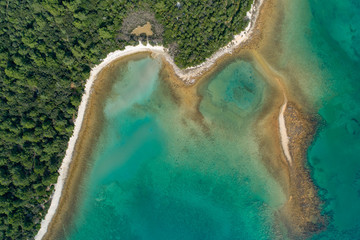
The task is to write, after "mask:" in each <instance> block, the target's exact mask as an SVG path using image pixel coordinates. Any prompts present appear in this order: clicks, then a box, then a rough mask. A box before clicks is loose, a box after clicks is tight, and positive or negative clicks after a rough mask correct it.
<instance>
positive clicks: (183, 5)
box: [0, 0, 253, 239]
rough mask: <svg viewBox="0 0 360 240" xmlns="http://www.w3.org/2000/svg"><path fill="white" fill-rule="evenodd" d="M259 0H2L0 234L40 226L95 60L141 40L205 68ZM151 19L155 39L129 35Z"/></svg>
mask: <svg viewBox="0 0 360 240" xmlns="http://www.w3.org/2000/svg"><path fill="white" fill-rule="evenodd" d="M252 1H253V0H225V1H224V0H187V1H182V0H181V1H180V0H179V1H174V0H87V1H85V0H74V1H68V0H45V1H38V0H22V1H20V0H19V1H16V0H13V1H10V0H2V1H0V42H1V44H0V89H1V91H0V92H1V94H0V239H31V238H33V237H34V235H35V234H36V233H37V231H38V229H39V228H40V222H41V220H42V218H43V217H44V216H45V214H46V210H47V208H48V207H49V204H50V201H49V199H50V196H51V194H52V192H53V188H54V187H53V184H54V183H56V181H57V177H58V173H57V170H58V168H59V166H60V164H61V161H62V158H63V157H64V155H65V151H66V148H67V142H68V140H69V138H70V136H71V134H72V131H73V124H74V120H75V118H76V111H77V108H78V106H79V104H80V100H81V96H82V93H83V88H84V85H85V81H86V79H87V78H88V77H89V74H90V69H91V68H92V67H93V66H95V65H96V64H99V63H100V61H101V59H103V58H105V57H106V55H107V54H108V53H109V52H112V51H114V50H117V49H123V48H124V47H125V46H126V45H136V44H137V43H138V41H139V40H148V41H149V42H150V43H152V44H163V45H165V46H167V47H169V49H170V52H171V54H172V55H173V57H174V59H175V62H176V64H177V65H178V66H180V67H182V68H184V67H188V66H193V65H196V64H199V63H201V62H202V61H204V59H206V58H207V57H209V56H210V55H211V54H212V53H214V52H215V51H216V50H217V49H218V48H220V47H222V46H224V45H226V44H227V43H228V42H229V41H231V40H232V39H233V35H234V34H236V33H239V32H240V31H241V30H242V29H244V27H245V26H246V25H247V22H248V20H247V19H246V17H245V15H246V12H247V11H248V10H249V9H250V6H251V3H252ZM144 13H145V14H144ZM134 19H135V20H136V21H133V20H134ZM147 21H150V22H151V24H152V26H153V28H154V30H155V31H154V32H155V34H154V35H153V36H151V37H149V38H148V39H146V37H145V36H139V37H136V36H132V35H131V34H129V31H128V30H127V29H130V28H129V25H128V24H129V23H137V24H143V23H145V22H147Z"/></svg>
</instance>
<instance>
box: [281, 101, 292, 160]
mask: <svg viewBox="0 0 360 240" xmlns="http://www.w3.org/2000/svg"><path fill="white" fill-rule="evenodd" d="M287 102H288V101H287V98H286V96H285V94H284V103H283V105H282V106H281V108H280V114H279V129H280V139H281V146H282V149H283V151H284V155H285V158H286V160H287V161H288V163H289V166H291V164H292V158H291V154H290V151H289V137H288V134H287V131H286V124H285V117H284V112H285V110H286V106H287Z"/></svg>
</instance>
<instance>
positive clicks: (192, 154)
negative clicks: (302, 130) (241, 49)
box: [63, 0, 360, 240]
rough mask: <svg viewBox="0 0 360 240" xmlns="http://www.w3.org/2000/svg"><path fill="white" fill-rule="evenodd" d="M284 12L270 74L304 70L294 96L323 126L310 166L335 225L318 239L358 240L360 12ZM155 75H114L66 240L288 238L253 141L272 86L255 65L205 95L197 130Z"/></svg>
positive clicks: (237, 70)
mask: <svg viewBox="0 0 360 240" xmlns="http://www.w3.org/2000/svg"><path fill="white" fill-rule="evenodd" d="M283 7H284V10H285V16H284V17H285V20H284V21H283V27H282V28H281V29H282V30H281V31H282V32H281V33H279V35H278V37H279V38H280V40H281V41H280V45H281V48H282V51H281V53H282V55H281V60H280V62H278V63H274V64H272V63H270V64H271V65H273V67H275V68H276V70H277V71H279V72H281V71H283V70H284V71H286V70H288V69H289V68H290V69H291V68H294V69H295V68H296V69H298V70H300V73H299V72H296V73H295V72H294V74H300V75H301V74H303V76H304V77H303V78H297V79H301V81H299V82H298V83H296V84H297V85H298V86H299V89H298V91H299V92H301V93H302V96H303V97H304V99H305V100H306V101H307V102H308V103H310V104H312V105H313V106H314V109H316V111H317V112H318V114H319V115H320V116H321V118H322V119H323V122H322V124H321V127H320V130H319V132H318V135H317V136H316V139H315V141H314V142H313V145H312V146H311V147H310V148H309V151H308V167H309V169H310V173H311V176H312V178H313V180H314V182H315V184H316V185H317V187H318V188H319V193H320V197H321V199H322V200H323V202H324V203H323V206H322V209H323V214H324V215H326V216H327V218H328V225H327V228H326V229H325V230H323V231H322V232H320V233H318V234H316V235H315V236H313V237H312V239H316V240H317V239H330V240H331V239H334V240H335V239H336V240H337V239H341V240H343V239H344V240H346V239H360V74H359V70H360V43H359V41H360V20H359V16H360V15H359V14H358V13H359V12H360V4H359V2H358V1H355V0H354V1H351V0H343V1H336V0H328V1H321V0H317V1H316V0H305V1H304V0H292V1H284V2H283ZM160 68H161V65H160V63H158V62H157V61H156V60H153V59H151V58H144V59H142V60H138V61H130V62H129V63H128V64H127V66H126V70H125V71H121V72H119V74H118V80H117V81H116V83H115V84H114V86H113V88H112V92H111V94H110V95H109V98H108V99H107V102H106V107H105V109H104V115H105V121H106V124H104V126H105V127H104V129H103V131H102V133H101V136H100V139H99V142H98V144H97V146H96V149H95V153H94V155H93V158H92V163H91V168H90V169H91V170H90V171H89V173H88V175H87V176H86V179H85V183H86V184H85V185H84V186H82V188H83V189H84V191H83V192H84V194H83V195H82V196H81V199H80V202H79V207H78V209H77V210H76V211H75V212H74V217H73V220H72V222H71V224H70V225H69V226H68V227H66V228H64V230H63V231H64V233H65V235H66V239H80V240H81V239H154V240H155V239H156V240H157V239H160V240H162V239H167V240H168V239H189V240H192V239H246V240H247V239H284V238H286V237H285V235H283V233H282V231H281V229H283V228H282V226H281V224H280V223H278V222H276V221H275V215H276V212H277V210H278V209H279V208H280V207H281V205H282V204H283V203H284V201H285V196H284V193H283V192H282V190H281V187H280V186H279V185H278V184H277V182H276V181H275V180H274V179H273V178H272V177H271V176H270V175H269V173H268V172H267V171H266V169H265V167H264V166H263V165H262V163H261V160H260V155H259V146H258V144H257V142H256V138H255V136H254V134H253V131H252V130H253V128H252V127H253V125H252V124H253V123H254V120H255V119H256V116H257V113H259V112H260V111H261V110H262V107H263V102H264V101H265V96H266V92H267V90H268V86H267V84H266V81H264V80H263V79H262V77H261V76H260V75H259V73H257V72H256V70H255V69H254V68H253V67H252V65H251V64H250V63H247V62H243V61H235V62H231V63H229V64H228V65H227V66H226V67H225V68H224V69H223V70H221V71H220V72H219V73H218V74H216V75H215V76H214V77H213V78H212V79H210V80H209V81H208V82H207V84H205V85H204V86H203V87H201V89H199V94H200V95H201V96H203V98H202V101H201V103H200V106H199V110H200V112H201V114H202V115H203V116H204V119H203V121H202V122H197V121H194V120H191V119H187V118H186V116H187V115H186V114H184V112H183V110H182V109H180V108H179V105H178V104H176V103H174V102H173V99H174V98H172V97H171V95H170V94H169V91H168V87H167V85H166V84H164V82H163V80H161V79H160V76H159V72H160ZM297 77H298V76H297ZM291 80H292V79H291V78H289V79H287V80H286V81H288V82H287V84H292V82H291ZM202 124H204V125H206V127H205V128H204V127H203V126H201V125H202Z"/></svg>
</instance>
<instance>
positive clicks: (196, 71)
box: [35, 0, 288, 240]
mask: <svg viewBox="0 0 360 240" xmlns="http://www.w3.org/2000/svg"><path fill="white" fill-rule="evenodd" d="M262 3H263V0H259V1H256V3H253V5H252V6H251V9H250V11H249V12H248V13H247V17H248V18H249V19H250V22H249V24H248V26H247V27H246V29H245V30H244V31H243V32H241V33H240V34H238V35H236V36H234V40H233V41H231V42H230V43H229V44H228V45H226V46H225V47H223V48H221V49H219V50H218V51H217V52H216V53H214V54H213V55H212V56H211V57H210V58H208V59H207V60H206V61H205V62H204V63H202V64H199V65H197V66H195V67H191V68H187V69H184V70H182V69H180V68H179V67H177V66H176V65H175V63H174V61H173V59H172V57H171V56H170V55H169V54H168V50H167V49H166V48H164V47H162V46H151V45H149V44H147V45H143V44H141V43H140V44H139V45H137V46H127V47H126V48H125V49H124V50H118V51H115V52H112V53H109V54H108V55H107V57H106V58H105V59H104V60H103V61H102V62H101V63H100V64H99V65H97V66H95V67H94V68H93V69H92V70H91V73H90V77H89V79H88V80H87V81H86V84H85V91H84V94H83V96H82V100H81V103H80V106H79V110H78V114H77V118H76V120H75V126H74V131H73V135H72V136H71V138H70V140H69V142H68V148H67V150H66V154H65V157H64V159H63V161H62V164H61V167H60V169H59V177H58V180H57V183H56V184H55V191H54V193H53V195H52V197H51V204H50V207H49V210H48V212H47V214H46V216H45V218H44V219H43V220H42V222H41V227H40V230H39V232H38V233H37V235H36V236H35V239H36V240H41V239H42V238H43V237H44V235H45V234H46V232H47V230H48V227H49V224H50V222H51V220H52V219H53V217H54V215H55V213H56V211H57V208H58V206H59V203H60V198H61V194H62V191H63V189H64V185H65V181H66V178H67V176H68V173H69V167H70V164H71V161H72V156H73V153H74V149H75V144H76V141H77V139H78V137H79V133H80V130H81V127H82V123H83V120H84V116H85V111H86V107H87V105H88V102H89V98H90V95H91V90H92V87H93V83H94V81H95V80H96V78H97V75H98V74H99V72H100V71H101V70H102V69H103V68H104V67H106V66H107V65H108V64H110V63H111V62H113V61H114V60H117V59H119V58H122V57H125V56H129V55H132V54H135V53H141V52H152V53H155V54H159V55H161V56H163V57H164V59H165V60H166V61H167V62H169V63H170V64H171V65H172V67H173V69H174V72H175V74H176V75H177V76H178V77H179V78H180V79H182V80H183V81H184V82H186V83H188V84H192V83H194V81H195V79H196V77H198V76H200V75H201V74H203V73H204V72H206V71H207V70H209V69H210V68H211V67H213V65H214V64H215V62H216V60H218V59H219V58H220V57H222V56H224V55H225V54H231V53H232V52H233V50H234V49H236V48H238V47H239V46H240V45H241V44H242V43H244V42H245V41H247V40H248V39H249V38H250V36H251V34H252V32H253V29H254V26H255V22H256V19H257V17H258V15H259V9H260V6H261V5H262ZM285 107H286V104H285ZM285 107H284V105H283V107H282V110H281V113H280V115H281V114H282V119H283V112H284V110H285ZM282 121H283V124H280V131H281V136H282V142H283V140H284V143H283V144H287V142H286V139H287V135H286V128H285V136H286V138H284V137H283V135H282V131H283V129H284V127H285V120H282ZM279 123H280V116H279ZM282 125H283V127H282ZM283 146H284V145H283ZM284 151H285V149H284ZM287 151H288V148H287ZM285 155H287V153H286V151H285Z"/></svg>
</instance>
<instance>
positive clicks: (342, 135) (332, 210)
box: [281, 0, 360, 239]
mask: <svg viewBox="0 0 360 240" xmlns="http://www.w3.org/2000/svg"><path fill="white" fill-rule="evenodd" d="M285 5H286V7H285V11H286V21H285V29H284V31H283V33H282V34H283V35H282V36H281V37H282V38H283V47H284V51H283V53H284V54H283V58H282V60H283V63H282V67H283V68H284V69H285V68H286V67H289V65H290V67H291V68H299V69H301V71H303V73H300V74H303V77H301V78H300V79H301V83H300V86H301V87H302V90H303V92H304V93H305V95H306V97H307V99H308V100H310V101H311V102H312V103H313V104H315V107H316V109H318V113H319V115H320V116H321V117H322V118H323V121H324V123H323V125H322V126H321V129H320V131H319V134H318V136H317V138H316V140H315V142H314V144H313V146H312V147H311V148H310V150H309V152H308V156H309V166H310V169H311V174H312V177H313V179H314V180H315V183H316V185H317V186H318V187H319V188H320V195H321V198H322V199H323V201H324V206H323V213H324V214H326V215H327V216H328V227H327V229H326V230H325V231H323V232H321V233H320V234H318V235H316V236H314V237H313V238H314V239H360V75H359V70H360V55H359V54H360V15H359V13H360V2H359V1H356V0H342V1H337V0H329V1H319V0H318V1H315V0H310V1H303V0H296V1H289V2H288V3H286V4H285ZM287 64H289V65H288V66H286V65H287Z"/></svg>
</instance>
